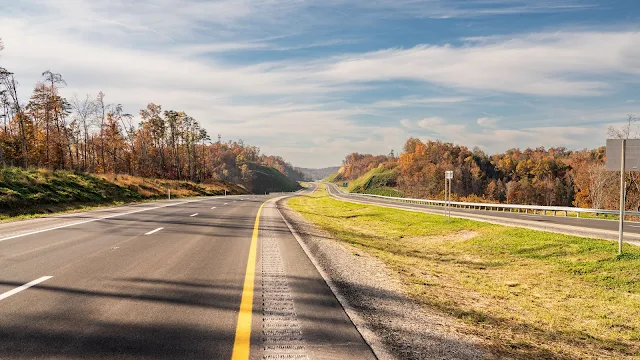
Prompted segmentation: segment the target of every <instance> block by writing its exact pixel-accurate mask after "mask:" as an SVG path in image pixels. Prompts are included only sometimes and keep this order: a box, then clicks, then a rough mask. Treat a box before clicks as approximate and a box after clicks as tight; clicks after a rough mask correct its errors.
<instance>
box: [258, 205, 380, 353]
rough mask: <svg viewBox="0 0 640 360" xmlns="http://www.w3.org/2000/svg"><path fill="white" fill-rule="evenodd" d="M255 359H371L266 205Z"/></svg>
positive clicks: (319, 278) (275, 212)
mask: <svg viewBox="0 0 640 360" xmlns="http://www.w3.org/2000/svg"><path fill="white" fill-rule="evenodd" d="M261 221H262V225H261V227H260V228H261V230H260V240H261V243H260V256H259V257H258V267H257V268H258V269H260V273H259V276H258V278H259V281H258V282H259V284H258V287H259V291H257V292H256V299H255V301H254V303H256V304H258V305H259V306H258V308H256V309H254V314H257V316H255V317H256V318H257V319H256V320H257V321H256V324H255V325H254V333H255V334H256V336H254V338H255V340H256V341H255V343H254V345H253V347H252V356H251V357H252V358H254V359H375V356H374V354H373V352H372V351H371V349H370V348H369V346H368V345H367V343H366V342H365V341H364V339H363V338H362V336H361V335H360V333H359V332H358V330H357V329H356V327H355V326H354V325H353V323H352V322H351V320H350V319H349V317H348V316H347V314H346V313H345V311H344V309H343V308H342V306H341V305H340V303H339V302H338V300H337V299H336V297H335V296H334V294H333V293H332V292H331V289H330V288H329V286H328V285H327V284H326V282H325V281H324V279H323V278H322V276H321V275H320V273H319V272H318V270H317V269H316V268H315V266H314V265H313V263H312V262H311V260H309V258H308V257H307V255H306V253H305V252H304V250H303V249H302V248H301V247H300V245H299V244H298V242H297V240H296V239H295V237H294V236H293V235H292V234H291V232H290V230H289V228H288V227H287V225H286V224H285V223H284V220H283V219H282V217H281V216H280V213H279V212H278V210H277V208H276V206H275V202H269V203H268V204H266V205H265V207H264V210H263V215H262V219H261Z"/></svg>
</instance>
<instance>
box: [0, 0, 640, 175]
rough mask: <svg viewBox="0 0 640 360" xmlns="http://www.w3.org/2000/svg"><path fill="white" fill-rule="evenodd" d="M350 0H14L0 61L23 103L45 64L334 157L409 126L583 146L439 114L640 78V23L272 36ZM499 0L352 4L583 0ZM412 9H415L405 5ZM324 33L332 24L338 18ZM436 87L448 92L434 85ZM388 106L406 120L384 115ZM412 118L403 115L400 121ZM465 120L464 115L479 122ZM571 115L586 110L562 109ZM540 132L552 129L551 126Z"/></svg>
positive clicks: (563, 135) (131, 100)
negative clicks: (611, 27)
mask: <svg viewBox="0 0 640 360" xmlns="http://www.w3.org/2000/svg"><path fill="white" fill-rule="evenodd" d="M346 3H347V2H346V1H344V0H329V1H327V2H322V3H313V2H302V1H297V0H248V1H235V0H218V1H206V2H204V1H185V2H182V1H178V0H159V1H151V0H143V1H134V2H131V1H125V0H114V1H106V0H96V1H80V0H73V1H66V2H63V1H57V0H41V1H39V2H38V3H37V4H36V3H27V2H16V3H10V5H8V6H7V8H8V9H6V11H7V12H4V13H3V14H0V36H2V37H3V38H4V42H5V45H6V47H7V49H6V50H5V51H4V52H3V57H2V59H1V60H2V65H3V66H6V67H7V68H9V69H11V70H12V71H15V72H16V73H17V75H18V79H19V80H20V82H21V84H22V88H21V93H22V95H23V96H24V97H25V99H26V97H27V96H28V95H29V94H28V93H29V91H30V88H31V87H32V86H33V85H34V84H35V82H36V81H37V80H38V78H39V74H40V73H41V72H42V71H43V70H46V69H51V70H53V71H55V72H60V73H62V74H63V76H64V77H65V79H66V80H67V81H68V83H69V85H70V86H71V87H69V88H67V89H64V90H63V94H64V95H66V96H70V95H71V94H72V93H74V92H76V93H79V94H83V93H85V92H91V93H93V94H95V93H96V92H97V91H99V90H103V91H105V92H106V94H107V99H108V100H109V101H112V102H116V103H123V104H124V105H125V106H126V110H127V111H129V112H132V113H136V112H137V111H138V109H140V108H142V107H144V105H145V104H146V103H148V102H151V101H153V102H156V103H159V104H162V105H163V106H164V107H165V108H174V109H181V110H185V111H187V112H189V113H190V114H191V115H193V116H194V117H196V118H197V119H199V120H200V121H201V122H202V123H204V124H205V126H207V127H208V128H209V129H210V131H211V132H212V133H213V134H216V133H222V134H223V136H224V137H225V138H227V139H228V138H238V137H245V138H246V137H255V138H263V139H265V138H267V137H269V138H270V139H269V140H264V143H258V144H257V145H260V146H261V147H262V148H263V150H265V151H268V152H272V153H277V154H279V155H283V156H284V157H285V158H287V159H288V160H290V161H293V162H294V163H297V164H300V165H310V164H312V165H311V166H315V165H317V166H321V165H322V166H324V165H329V164H332V163H337V162H339V160H340V159H341V158H342V157H343V156H344V155H345V154H346V153H349V152H352V151H363V152H374V153H378V152H387V151H388V150H390V149H391V148H396V149H397V148H398V147H399V145H401V144H402V143H404V140H405V139H406V137H408V136H409V135H413V134H414V133H427V132H428V133H429V134H432V135H435V136H443V137H444V136H447V137H448V138H449V139H452V140H455V141H458V142H460V143H462V144H469V145H471V144H480V145H486V146H491V147H495V146H509V145H510V144H517V143H518V142H523V143H527V141H531V142H533V141H543V140H544V141H547V142H546V143H549V141H551V140H557V141H559V142H571V141H573V142H574V143H576V142H577V141H580V139H581V138H580V136H583V137H585V138H593V137H592V133H590V132H587V133H583V132H580V131H579V130H575V131H576V134H578V135H577V136H575V137H572V136H571V135H570V134H569V133H567V132H566V131H565V130H567V129H568V128H557V129H556V128H551V127H549V128H544V127H538V128H536V127H527V128H526V129H515V130H499V129H494V128H495V127H496V126H497V118H488V117H485V118H480V119H477V120H476V123H477V124H478V125H480V126H483V132H481V133H474V132H473V131H471V130H469V129H468V128H467V126H466V125H465V124H464V122H463V121H456V122H452V121H449V120H446V119H448V118H449V116H448V115H446V114H443V113H442V112H441V111H442V110H443V109H446V110H451V109H454V108H458V107H464V106H467V107H468V106H471V105H470V103H474V100H476V99H477V98H480V97H483V96H487V95H488V96H499V95H500V94H503V93H515V94H525V95H534V96H538V97H540V98H542V99H545V98H549V97H553V96H563V97H564V96H592V95H601V94H606V93H608V92H612V91H615V90H616V87H617V86H620V85H619V84H620V81H619V78H620V76H624V78H625V81H627V82H629V83H635V82H637V81H638V80H639V78H638V76H639V75H640V48H638V47H637V46H636V45H635V44H637V43H640V34H639V33H636V32H629V31H612V32H595V31H594V32H557V33H540V34H524V35H516V36H510V37H505V36H501V37H481V38H473V39H468V40H467V42H466V43H465V44H464V45H461V46H453V45H418V46H415V47H411V48H407V49H403V48H391V49H382V50H378V51H368V52H359V53H351V54H342V55H323V53H321V52H316V51H314V52H310V53H312V54H314V55H310V56H314V57H300V58H296V57H289V56H286V55H288V53H287V52H288V51H294V50H300V49H306V48H316V47H323V46H333V45H344V44H347V43H349V40H334V39H328V40H327V39H321V40H318V39H314V41H309V42H307V43H302V45H300V44H290V43H287V44H281V43H278V39H282V38H283V37H287V36H290V35H291V34H292V33H297V32H304V30H305V29H309V28H310V27H313V26H318V25H319V24H325V25H326V24H335V23H338V22H341V23H344V22H345V19H344V16H342V15H340V14H334V15H335V16H334V17H331V18H322V17H321V16H315V13H316V10H317V9H325V10H326V9H328V8H331V7H335V6H337V5H344V4H346ZM492 3H494V4H497V5H499V6H487V9H485V10H484V12H482V11H479V12H477V14H476V15H473V14H472V9H471V8H470V7H469V6H467V5H465V2H461V1H453V2H451V1H448V2H444V1H430V2H421V1H404V0H402V1H390V0H381V1H376V2H369V1H366V2H365V1H360V0H358V1H356V2H348V4H347V5H349V6H352V8H353V9H356V10H363V9H364V10H367V11H365V12H366V15H367V16H369V15H372V14H377V15H379V14H381V13H386V12H388V11H392V12H394V16H417V17H451V16H453V17H469V16H486V15H489V14H491V13H503V14H506V13H518V12H545V11H550V10H551V9H554V7H558V6H559V7H560V8H562V9H573V7H574V6H577V5H578V3H577V2H575V1H565V2H562V3H559V2H552V1H541V2H536V5H535V6H530V5H527V2H525V1H520V0H492ZM485 4H486V3H485ZM3 6H4V5H3ZM305 9H306V11H303V10H305ZM309 9H312V10H313V11H309ZM409 10H410V11H409ZM476 10H477V9H474V10H473V12H475V11H476ZM3 11H5V9H3ZM341 11H342V10H341ZM350 11H351V10H347V9H344V11H342V12H344V14H345V15H346V16H347V17H349V24H351V23H354V22H356V20H357V19H355V17H356V16H355V15H354V14H351V12H350ZM412 11H415V13H413V15H408V14H409V13H412ZM51 14H58V15H59V16H56V17H53V16H51ZM327 29H329V30H331V29H330V26H329V27H328V28H325V29H324V30H325V31H328V30H327ZM274 50H275V51H280V52H282V54H278V56H275V57H270V58H271V59H273V58H278V59H284V60H277V61H265V60H262V59H264V57H260V56H254V55H255V54H256V53H257V52H260V51H274ZM240 51H244V52H246V53H243V55H249V56H242V62H237V63H233V62H231V60H229V59H228V58H225V57H224V56H222V55H227V54H228V53H234V54H238V53H239V52H240ZM249 51H250V52H249ZM281 55H284V56H281ZM404 80H408V81H411V83H412V84H418V86H416V87H415V88H414V89H413V90H408V91H405V92H403V93H401V94H396V93H394V91H391V90H389V91H386V92H385V91H384V90H385V89H386V90H388V89H389V88H386V87H385V86H388V85H389V84H392V83H393V82H395V81H404ZM432 88H437V89H438V90H439V91H437V92H435V93H431V92H427V91H426V90H425V89H432ZM371 89H376V91H378V95H379V94H381V93H382V95H379V96H378V97H376V98H374V99H372V100H371V101H370V103H368V104H364V103H363V100H362V99H361V98H359V97H358V95H359V94H360V93H362V92H366V91H368V90H371ZM381 90H382V91H381ZM440 90H441V91H440ZM407 93H410V94H407ZM443 94H445V95H443ZM470 94H471V95H470ZM475 106H478V105H477V103H476V105H475ZM407 108H411V109H413V110H415V111H416V112H421V113H424V112H425V111H429V113H428V114H424V115H422V116H427V117H425V118H423V119H422V120H420V121H410V120H407V119H408V118H411V117H413V118H419V117H417V116H407V114H401V112H402V111H404V110H405V109H407ZM479 110H480V111H484V109H479ZM392 111H393V112H397V113H399V114H398V116H388V115H386V117H382V116H383V115H381V114H383V113H390V112H392ZM480 111H478V112H480ZM478 112H476V113H478ZM583 113H584V112H583ZM367 116H368V119H369V120H371V119H374V118H375V119H377V120H380V121H377V123H378V125H372V123H375V121H370V122H369V124H368V125H363V122H364V121H363V120H362V119H365V118H366V117H367ZM422 116H421V117H422ZM402 118H404V119H405V120H401V121H400V126H398V119H402ZM451 118H456V119H461V117H455V116H451ZM356 119H358V120H359V121H362V122H359V121H357V120H356ZM471 119H472V118H468V119H467V120H469V121H467V123H472V120H471ZM571 119H578V116H577V115H576V116H574V117H567V119H564V120H563V121H570V120H571ZM381 124H386V126H383V125H381ZM578 128H579V126H576V127H574V128H572V129H578ZM536 129H538V130H536ZM545 131H554V133H553V134H551V135H544V132H545ZM571 131H574V130H571ZM495 138H500V139H499V141H495ZM487 139H491V140H487Z"/></svg>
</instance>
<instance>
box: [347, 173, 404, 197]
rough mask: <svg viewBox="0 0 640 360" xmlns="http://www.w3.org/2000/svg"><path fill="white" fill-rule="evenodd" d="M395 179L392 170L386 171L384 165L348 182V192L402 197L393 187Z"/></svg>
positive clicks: (395, 176)
mask: <svg viewBox="0 0 640 360" xmlns="http://www.w3.org/2000/svg"><path fill="white" fill-rule="evenodd" d="M397 177H398V175H397V173H396V171H395V170H394V169H387V168H386V167H384V165H381V166H379V167H377V168H375V169H371V170H369V171H368V172H366V173H365V174H364V175H362V176H360V177H359V178H357V179H355V180H353V181H351V182H349V187H348V191H349V192H356V193H361V194H373V195H382V196H393V197H404V194H403V193H402V192H401V191H399V190H398V189H396V188H394V187H393V185H395V182H396V178H397Z"/></svg>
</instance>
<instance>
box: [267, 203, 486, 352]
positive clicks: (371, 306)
mask: <svg viewBox="0 0 640 360" xmlns="http://www.w3.org/2000/svg"><path fill="white" fill-rule="evenodd" d="M277 206H278V209H279V210H280V212H281V213H282V215H283V217H284V218H285V219H286V221H287V222H288V223H289V224H290V225H291V227H292V228H293V230H294V232H295V233H297V235H298V237H299V241H301V242H302V244H301V245H303V246H304V247H306V248H307V249H308V251H309V252H310V253H311V254H310V256H311V257H313V258H314V260H315V261H314V262H315V263H316V266H318V267H319V269H318V270H319V271H321V272H323V273H325V274H327V277H328V278H329V279H331V282H332V283H333V285H334V286H333V287H335V288H336V289H334V292H337V294H336V296H337V297H338V298H339V299H341V300H342V301H344V302H346V304H343V306H345V307H347V308H348V309H345V310H347V312H348V313H349V312H354V313H355V317H356V319H354V318H353V317H354V316H352V314H350V316H351V317H352V320H354V323H355V324H356V326H357V327H358V329H359V331H360V332H361V334H362V335H363V337H364V338H365V339H366V340H367V342H368V343H369V344H370V345H371V346H372V348H373V349H374V351H375V352H376V355H377V356H378V358H380V359H393V358H402V359H425V358H429V359H451V358H456V359H480V358H483V357H484V356H485V354H484V353H483V351H482V350H481V349H480V347H479V345H478V344H479V341H478V340H477V339H475V338H473V337H471V336H468V335H464V334H461V333H458V332H456V331H455V330H454V329H453V326H452V323H451V321H450V320H449V319H448V318H446V317H444V316H441V315H439V314H436V313H431V312H428V311H427V310H425V309H424V308H422V307H421V306H419V305H418V304H416V303H415V302H414V301H413V300H411V299H410V297H409V296H408V295H407V293H406V291H405V290H404V287H403V285H402V284H401V283H400V281H399V280H398V279H397V277H395V276H394V275H393V273H392V272H391V271H390V270H389V269H388V268H387V267H386V266H385V265H384V264H383V263H382V262H381V261H379V260H378V259H376V258H374V257H372V256H369V255H367V254H365V253H364V252H362V251H360V250H358V249H356V248H354V247H350V246H348V245H344V244H342V243H339V242H338V241H336V240H334V239H333V238H332V237H331V236H330V235H329V234H327V233H326V232H324V231H322V230H320V229H319V228H318V227H316V226H315V225H313V224H312V223H310V222H309V221H307V220H306V219H304V218H303V217H302V216H301V215H300V214H299V213H297V212H296V211H294V210H291V209H290V208H288V206H287V205H286V200H280V201H279V202H278V203H277Z"/></svg>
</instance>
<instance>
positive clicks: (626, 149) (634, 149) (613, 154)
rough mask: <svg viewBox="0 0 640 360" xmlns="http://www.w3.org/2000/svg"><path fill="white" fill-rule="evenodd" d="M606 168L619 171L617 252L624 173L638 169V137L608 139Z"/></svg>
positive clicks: (621, 231)
mask: <svg viewBox="0 0 640 360" xmlns="http://www.w3.org/2000/svg"><path fill="white" fill-rule="evenodd" d="M606 166H607V170H609V171H620V220H619V224H618V254H619V255H620V254H622V243H623V241H624V208H625V200H626V199H625V197H626V187H627V185H626V182H625V178H624V176H625V173H626V172H627V171H640V139H608V140H607V165H606Z"/></svg>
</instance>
